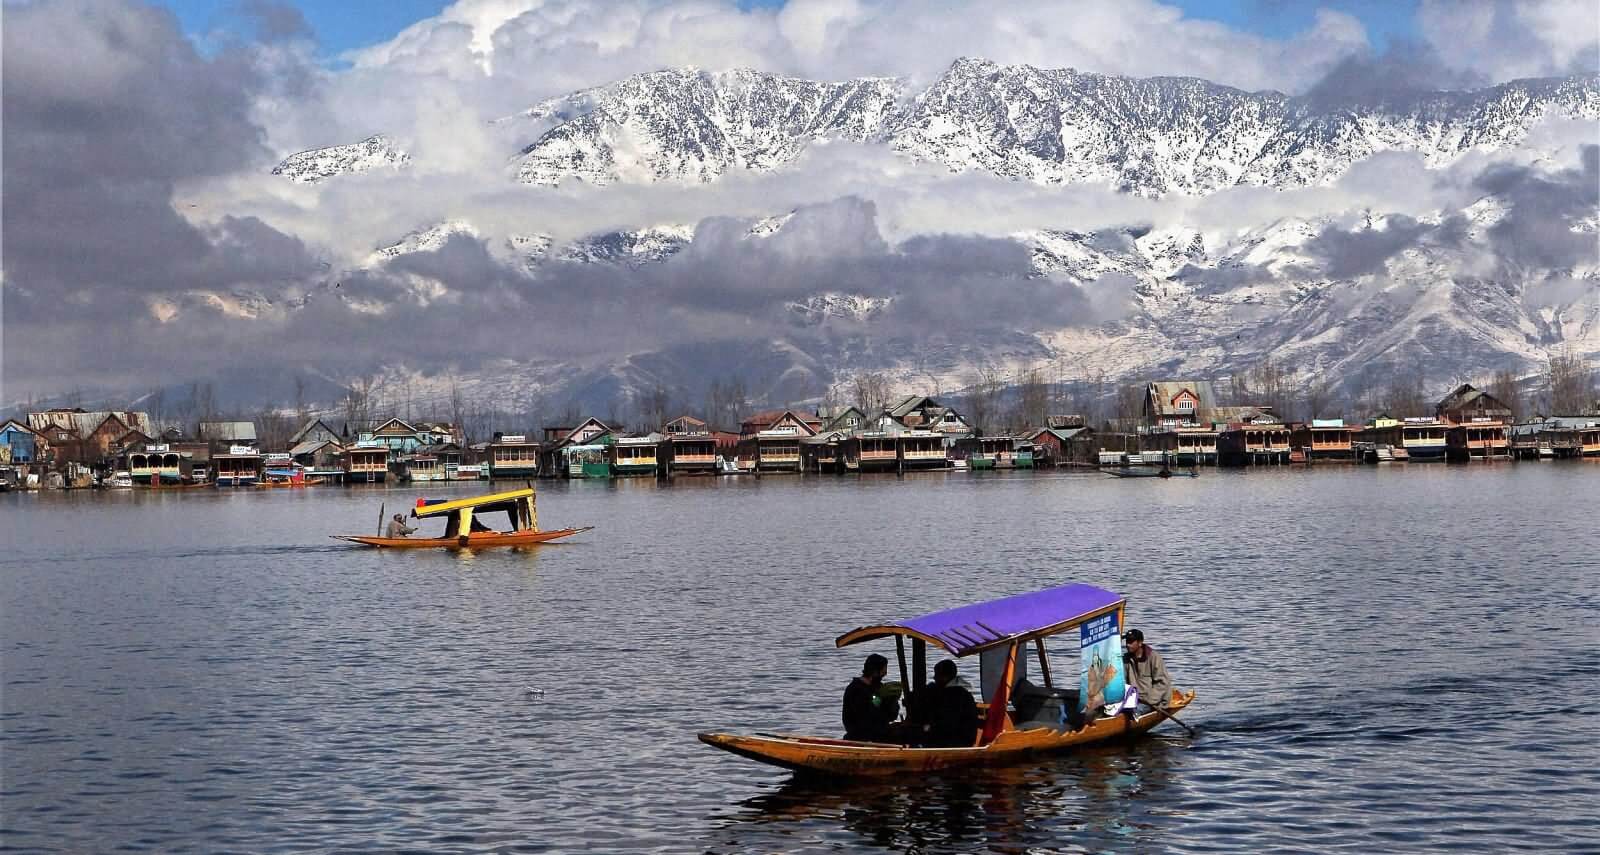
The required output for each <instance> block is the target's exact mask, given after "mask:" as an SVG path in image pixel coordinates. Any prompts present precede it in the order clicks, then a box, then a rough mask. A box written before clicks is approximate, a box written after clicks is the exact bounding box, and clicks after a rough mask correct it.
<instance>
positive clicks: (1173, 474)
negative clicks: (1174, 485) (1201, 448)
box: [1102, 466, 1200, 478]
mask: <svg viewBox="0 0 1600 855" xmlns="http://www.w3.org/2000/svg"><path fill="white" fill-rule="evenodd" d="M1102 471H1104V472H1105V473H1106V474H1107V475H1115V476H1117V477H1118V478H1198V477H1200V473H1198V472H1195V471H1194V470H1192V469H1155V468H1152V467H1149V466H1143V467H1139V468H1134V467H1132V466H1124V467H1122V468H1120V469H1105V470H1102Z"/></svg>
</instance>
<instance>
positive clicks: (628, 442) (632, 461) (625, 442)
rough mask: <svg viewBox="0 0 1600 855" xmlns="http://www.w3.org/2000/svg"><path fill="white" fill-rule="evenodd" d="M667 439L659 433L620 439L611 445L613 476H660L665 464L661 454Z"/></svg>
mask: <svg viewBox="0 0 1600 855" xmlns="http://www.w3.org/2000/svg"><path fill="white" fill-rule="evenodd" d="M665 439H666V438H665V437H664V436H662V435H661V434H658V433H652V434H649V435H648V436H623V437H618V438H617V440H616V441H615V442H613V443H612V444H611V475H612V476H613V477H616V478H640V477H655V476H656V475H657V474H660V473H661V472H662V471H663V470H662V465H663V464H664V463H665V461H664V460H663V459H662V457H663V455H662V454H661V446H662V443H663V441H664V440H665Z"/></svg>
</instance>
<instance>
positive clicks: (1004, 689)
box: [978, 644, 1017, 745]
mask: <svg viewBox="0 0 1600 855" xmlns="http://www.w3.org/2000/svg"><path fill="white" fill-rule="evenodd" d="M1016 667H1017V646H1016V645H1015V644H1013V645H1011V652H1010V653H1008V654H1007V655H1006V667H1005V669H1004V671H1002V672H1001V674H1000V685H999V686H997V687H996V688H995V690H994V696H993V697H991V698H989V713H988V715H986V716H985V717H984V719H983V733H981V734H980V735H979V736H978V744H979V745H988V744H989V743H991V742H993V741H994V738H995V737H996V736H999V735H1000V732H1001V731H1003V730H1005V729H1006V704H1007V703H1010V701H1011V677H1012V674H1013V672H1015V671H1016Z"/></svg>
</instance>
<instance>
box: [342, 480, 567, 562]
mask: <svg viewBox="0 0 1600 855" xmlns="http://www.w3.org/2000/svg"><path fill="white" fill-rule="evenodd" d="M494 513H504V514H506V515H507V516H508V517H509V518H510V520H511V527H510V529H509V530H506V531H496V530H494V529H491V528H489V527H487V526H485V525H484V524H483V523H482V522H480V521H479V519H478V518H479V517H481V516H483V515H485V514H494ZM411 516H412V517H413V518H415V519H427V518H429V517H444V518H445V532H444V535H443V536H442V537H383V536H381V535H380V536H376V537H369V536H366V535H359V534H335V535H331V537H333V538H334V539H336V540H346V541H349V542H351V543H359V544H361V545H362V546H375V547H378V548H380V549H489V548H494V547H504V546H534V545H537V544H540V543H547V542H549V541H552V540H557V539H560V538H563V537H571V536H572V535H574V534H578V533H580V532H585V531H589V530H590V529H592V528H594V526H584V527H582V528H563V529H556V530H554V531H540V530H539V511H538V508H537V507H536V505H535V502H534V490H533V488H532V487H528V488H525V489H521V490H508V491H506V492H504V493H491V494H489V495H487V496H475V497H473V498H470V499H456V500H453V501H442V500H441V501H429V500H427V499H418V500H417V504H416V507H414V508H412V509H411ZM385 523H386V520H385V519H384V516H383V512H382V511H379V513H378V527H379V530H380V531H381V530H382V529H383V527H384V525H385Z"/></svg>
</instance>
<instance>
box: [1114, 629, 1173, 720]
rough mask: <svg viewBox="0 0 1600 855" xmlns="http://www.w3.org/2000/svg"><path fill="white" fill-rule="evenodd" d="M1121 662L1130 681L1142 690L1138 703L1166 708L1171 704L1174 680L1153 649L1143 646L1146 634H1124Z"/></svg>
mask: <svg viewBox="0 0 1600 855" xmlns="http://www.w3.org/2000/svg"><path fill="white" fill-rule="evenodd" d="M1122 647H1123V653H1122V659H1123V661H1124V662H1125V663H1126V664H1127V671H1128V680H1129V681H1130V682H1132V683H1133V686H1134V688H1136V689H1138V690H1139V702H1140V703H1142V704H1146V705H1148V706H1151V707H1160V708H1165V707H1167V706H1169V705H1171V703H1172V678H1171V677H1170V676H1168V674H1167V665H1166V663H1165V662H1162V661H1161V654H1159V653H1157V652H1156V649H1155V648H1154V647H1151V646H1150V645H1148V644H1145V643H1144V633H1142V632H1140V631H1139V630H1137V629H1130V630H1128V631H1127V632H1125V633H1123V634H1122Z"/></svg>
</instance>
